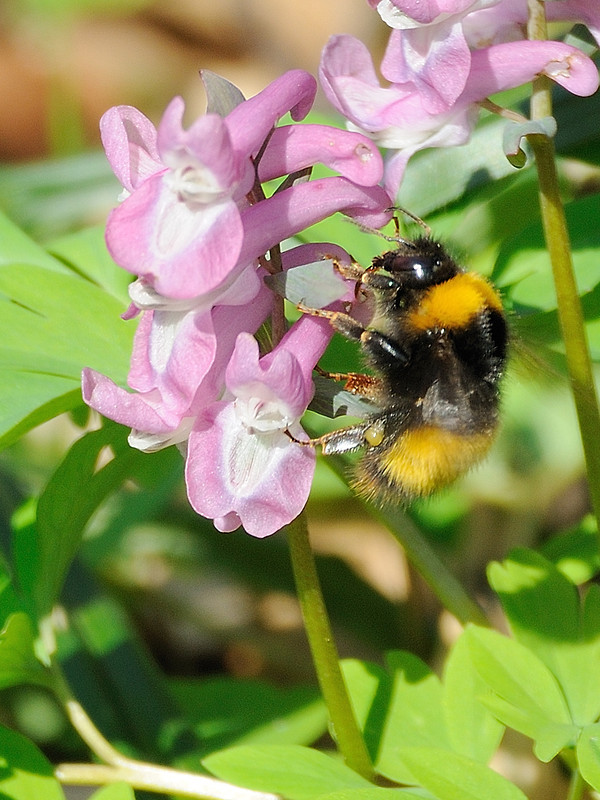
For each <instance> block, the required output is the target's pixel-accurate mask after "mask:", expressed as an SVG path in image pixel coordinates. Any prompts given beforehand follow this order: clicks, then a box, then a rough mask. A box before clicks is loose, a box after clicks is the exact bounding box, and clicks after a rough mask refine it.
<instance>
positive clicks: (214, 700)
mask: <svg viewBox="0 0 600 800" xmlns="http://www.w3.org/2000/svg"><path fill="white" fill-rule="evenodd" d="M170 685H171V689H172V691H173V693H174V695H175V699H176V700H177V702H178V705H179V707H180V709H181V713H182V714H183V715H185V717H186V719H187V720H188V721H190V722H192V723H193V724H194V729H195V731H196V733H197V734H198V738H199V740H200V741H202V742H203V743H204V744H205V745H206V749H205V752H207V753H208V752H211V751H214V750H220V749H223V748H224V747H226V746H231V745H233V744H239V745H241V744H306V745H308V744H311V743H312V742H314V741H315V740H316V739H317V738H318V737H319V736H322V735H323V734H324V733H325V731H326V730H327V721H328V714H327V709H326V708H325V706H324V704H323V701H322V700H321V698H320V695H319V693H318V692H317V691H316V690H314V689H308V688H307V689H304V688H301V687H300V688H294V689H286V690H284V689H279V688H276V687H273V686H270V685H269V684H267V683H263V682H262V681H251V680H235V679H233V678H213V679H208V680H202V681H195V680H176V681H172V682H171V684H170Z"/></svg>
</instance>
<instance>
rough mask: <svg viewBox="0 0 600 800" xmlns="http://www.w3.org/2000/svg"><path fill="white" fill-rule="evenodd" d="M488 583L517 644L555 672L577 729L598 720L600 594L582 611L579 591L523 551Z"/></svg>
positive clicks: (591, 594)
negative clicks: (497, 599) (578, 726)
mask: <svg viewBox="0 0 600 800" xmlns="http://www.w3.org/2000/svg"><path fill="white" fill-rule="evenodd" d="M488 577H489V581H490V584H491V586H492V588H493V589H494V591H496V592H497V593H498V596H499V597H500V601H501V603H502V606H503V608H504V611H505V613H506V616H507V617H508V620H509V622H510V627H511V630H512V632H513V634H514V636H515V638H516V639H517V640H518V641H519V642H521V644H523V645H525V646H526V647H528V648H529V649H530V650H531V651H532V652H534V653H535V654H536V655H537V656H538V658H539V659H540V660H541V661H543V662H544V664H545V665H546V666H547V667H548V668H549V669H550V670H551V672H552V674H553V675H554V676H555V677H556V678H557V680H558V682H559V684H560V686H561V688H562V691H563V693H564V695H565V697H566V700H567V703H568V706H569V709H570V712H571V716H572V719H573V721H574V722H576V723H577V724H579V725H587V724H590V723H592V722H595V721H596V719H597V718H598V715H600V682H599V681H598V664H600V593H599V587H597V586H591V587H590V590H589V591H588V593H587V595H586V597H585V604H584V606H583V607H582V608H580V601H579V595H578V593H577V589H576V587H575V586H574V585H573V583H571V581H569V580H568V579H567V578H566V577H565V576H564V575H563V574H562V573H561V572H560V571H559V570H558V569H557V568H556V567H555V566H554V565H553V564H552V563H551V562H549V561H547V560H546V559H545V558H544V557H543V556H541V555H539V554H538V553H535V552H533V551H532V550H525V549H519V550H516V551H514V552H513V553H511V555H510V557H509V558H507V559H506V560H505V561H504V562H503V563H502V564H498V563H493V564H491V565H490V567H489V569H488Z"/></svg>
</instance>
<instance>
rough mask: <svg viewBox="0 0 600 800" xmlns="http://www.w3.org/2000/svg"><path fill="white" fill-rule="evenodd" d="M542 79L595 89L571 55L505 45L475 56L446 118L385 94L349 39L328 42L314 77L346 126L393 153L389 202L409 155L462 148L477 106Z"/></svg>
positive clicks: (419, 102)
mask: <svg viewBox="0 0 600 800" xmlns="http://www.w3.org/2000/svg"><path fill="white" fill-rule="evenodd" d="M542 73H545V74H546V75H548V76H549V77H550V78H552V79H553V80H555V81H556V82H557V83H559V84H561V85H562V86H563V87H564V88H566V89H568V90H569V91H571V92H573V93H574V94H579V95H589V94H592V93H593V92H594V91H595V90H596V89H597V87H598V71H597V69H596V67H595V65H594V63H593V61H591V60H590V59H589V58H587V56H584V55H583V53H581V51H579V50H577V49H576V48H574V47H570V46H569V45H566V44H562V43H560V42H549V41H546V42H530V41H522V42H508V43H504V44H499V45H494V46H492V47H488V48H485V49H483V50H475V51H474V52H472V53H471V65H470V71H469V75H468V78H467V80H466V83H465V85H464V88H463V89H462V91H461V93H460V95H459V96H458V98H457V100H456V102H455V103H454V105H453V106H452V108H450V109H448V110H447V111H445V112H444V113H432V112H431V111H430V110H429V109H428V108H427V107H426V104H425V103H424V101H423V98H422V95H421V94H420V93H419V92H417V91H412V90H409V89H407V88H406V86H404V85H400V84H392V85H390V86H388V87H386V88H383V87H382V86H381V85H380V83H379V80H378V78H377V75H376V72H375V69H374V66H373V62H372V60H371V56H370V54H369V52H368V50H367V49H366V47H365V46H364V45H363V44H362V42H360V41H359V40H357V39H355V38H353V37H351V36H334V37H332V38H331V39H330V40H329V42H328V44H327V45H326V47H325V49H324V51H323V55H322V58H321V66H320V71H319V74H320V78H321V83H322V86H323V89H324V91H325V94H326V95H327V97H328V99H329V100H330V102H331V103H332V104H333V105H334V106H335V107H336V108H337V109H338V110H339V111H340V112H341V113H342V114H343V115H344V116H345V117H346V118H347V119H348V120H349V122H350V124H351V126H352V127H353V128H355V129H357V130H360V131H361V132H362V133H364V134H366V135H367V136H370V137H371V138H372V139H373V140H374V141H376V142H377V143H378V144H379V145H380V146H381V147H385V148H388V150H390V151H391V152H390V153H389V154H388V157H387V161H386V166H385V181H384V185H385V187H386V189H387V191H388V193H389V194H390V196H392V197H395V196H396V193H397V191H398V187H399V185H400V181H401V180H402V175H403V172H404V168H405V166H406V163H407V161H408V159H409V158H410V156H411V155H413V153H415V152H417V151H418V150H422V149H424V148H426V147H448V146H451V145H458V144H464V143H465V142H466V141H468V139H469V136H470V134H471V131H472V129H473V127H474V125H475V122H476V120H477V115H478V110H479V109H478V106H477V103H478V102H479V101H481V100H483V99H485V98H486V97H488V95H490V94H494V93H495V92H499V91H502V90H503V89H508V88H512V87H515V86H519V85H521V84H523V83H526V82H528V81H531V80H532V79H533V78H535V77H536V76H537V75H539V74H542ZM451 79H452V78H451V75H450V76H448V80H451ZM461 80H462V79H461ZM450 92H451V93H452V90H450Z"/></svg>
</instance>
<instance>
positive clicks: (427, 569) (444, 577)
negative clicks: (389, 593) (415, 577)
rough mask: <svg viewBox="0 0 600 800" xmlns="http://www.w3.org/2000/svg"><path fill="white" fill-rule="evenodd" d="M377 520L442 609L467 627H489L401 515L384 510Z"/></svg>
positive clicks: (422, 538)
mask: <svg viewBox="0 0 600 800" xmlns="http://www.w3.org/2000/svg"><path fill="white" fill-rule="evenodd" d="M372 513H373V514H374V515H377V516H379V517H380V518H381V519H382V521H383V523H384V524H385V526H386V527H387V528H388V530H389V531H390V532H391V533H392V534H393V535H394V536H395V537H396V539H397V540H398V541H399V542H400V544H401V545H402V548H403V549H404V552H405V553H406V557H407V558H408V560H409V561H410V562H411V564H412V565H413V566H414V568H415V569H416V570H417V572H419V574H420V575H421V577H422V578H423V579H424V580H425V581H426V582H427V584H428V585H429V587H430V588H431V590H432V591H433V592H434V594H435V595H436V597H437V598H438V599H439V601H440V602H441V603H442V605H443V606H444V608H445V609H446V610H447V611H449V612H450V613H451V614H453V615H454V616H455V617H456V619H457V620H458V621H459V622H460V623H462V624H463V625H466V624H467V623H468V622H472V623H474V624H475V625H482V626H484V627H489V624H490V623H489V621H488V618H487V617H486V615H485V614H484V612H483V610H482V609H481V607H480V606H478V605H477V603H476V602H475V601H474V600H472V599H471V598H470V597H469V595H468V594H467V592H466V590H465V589H464V587H463V586H462V584H461V583H460V581H459V580H458V579H457V578H456V577H455V576H454V575H453V574H452V573H451V572H450V570H449V569H448V568H447V566H446V565H445V564H444V562H443V561H442V559H441V558H440V557H439V556H438V554H437V553H436V552H435V550H434V549H433V548H432V547H431V545H430V544H429V542H428V541H427V540H426V539H425V537H424V536H423V534H422V533H421V531H419V529H418V528H417V526H416V525H414V523H413V522H412V521H411V520H410V519H409V518H408V517H407V516H406V514H403V513H402V511H397V510H389V511H388V510H386V511H383V512H380V513H377V512H375V511H373V512H372Z"/></svg>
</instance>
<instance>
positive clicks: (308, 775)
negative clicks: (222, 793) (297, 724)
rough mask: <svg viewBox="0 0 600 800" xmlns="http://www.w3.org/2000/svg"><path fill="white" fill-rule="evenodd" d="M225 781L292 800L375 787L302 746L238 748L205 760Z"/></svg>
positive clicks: (325, 757) (209, 767)
mask: <svg viewBox="0 0 600 800" xmlns="http://www.w3.org/2000/svg"><path fill="white" fill-rule="evenodd" d="M202 764H203V766H204V767H206V769H207V770H209V772H211V773H212V774H213V775H216V777H217V778H221V780H224V781H228V782H229V783H235V784H237V785H238V786H245V787H247V788H248V789H256V790H257V791H262V792H275V793H276V794H281V795H284V796H285V797H287V798H289V800H312V798H314V797H319V796H320V795H323V794H329V793H331V792H335V791H341V790H344V789H368V788H372V784H370V783H369V781H367V780H366V779H365V778H362V777H361V776H360V775H358V774H357V773H356V772H354V771H353V770H351V769H350V768H349V767H346V766H345V765H344V764H342V763H341V762H340V761H337V760H335V759H334V758H330V757H329V756H327V755H325V753H321V752H319V751H318V750H311V749H309V748H307V747H299V746H293V745H290V746H283V745H282V746H277V745H270V746H266V747H260V746H255V747H234V748H232V749H230V750H221V751H220V752H218V753H213V754H212V755H210V756H208V757H207V758H205V759H203V761H202Z"/></svg>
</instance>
